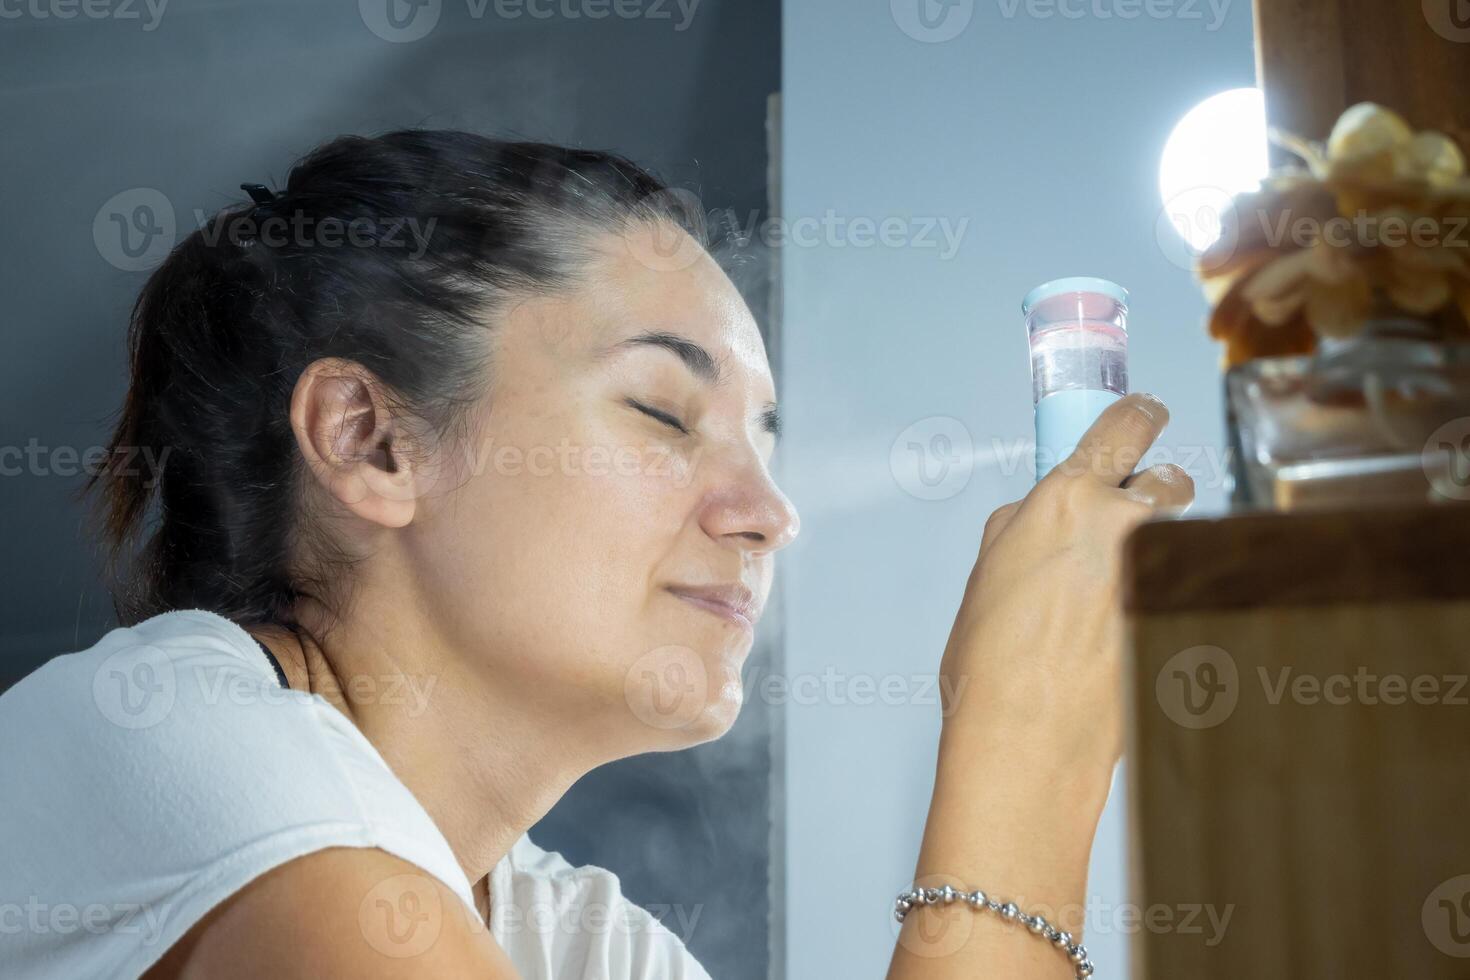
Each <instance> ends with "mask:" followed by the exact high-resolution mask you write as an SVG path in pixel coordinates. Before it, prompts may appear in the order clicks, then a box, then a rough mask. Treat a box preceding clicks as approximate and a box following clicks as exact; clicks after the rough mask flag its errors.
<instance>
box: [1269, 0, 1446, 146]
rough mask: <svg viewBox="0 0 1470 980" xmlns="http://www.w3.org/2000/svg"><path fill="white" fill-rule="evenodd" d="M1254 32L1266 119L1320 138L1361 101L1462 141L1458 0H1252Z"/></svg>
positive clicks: (1310, 136)
mask: <svg viewBox="0 0 1470 980" xmlns="http://www.w3.org/2000/svg"><path fill="white" fill-rule="evenodd" d="M1255 30H1256V71H1257V78H1258V81H1259V83H1260V85H1261V87H1262V88H1264V89H1265V92H1266V116H1267V119H1268V120H1269V121H1270V123H1271V124H1272V125H1274V126H1280V127H1281V128H1283V129H1287V130H1290V131H1292V132H1294V133H1297V134H1299V135H1301V136H1304V137H1307V138H1309V139H1325V138H1326V137H1327V134H1328V132H1329V131H1330V130H1331V128H1332V123H1333V122H1334V121H1335V120H1336V119H1337V117H1338V115H1339V114H1341V112H1342V110H1344V109H1346V108H1347V107H1348V106H1350V105H1353V104H1354V103H1357V102H1363V101H1369V102H1378V103H1381V104H1383V105H1385V106H1388V107H1389V108H1391V109H1394V110H1396V111H1398V112H1400V113H1402V114H1403V115H1404V116H1405V118H1407V119H1408V120H1409V122H1410V123H1412V124H1413V125H1414V126H1415V127H1416V128H1419V129H1425V128H1432V129H1440V130H1443V131H1445V132H1447V133H1450V134H1451V135H1453V136H1455V137H1456V138H1457V139H1458V140H1459V141H1460V144H1461V146H1466V147H1470V99H1467V98H1466V95H1465V93H1466V92H1470V2H1467V0H1422V2H1421V0H1255ZM1273 152H1274V151H1273ZM1278 162H1279V161H1278Z"/></svg>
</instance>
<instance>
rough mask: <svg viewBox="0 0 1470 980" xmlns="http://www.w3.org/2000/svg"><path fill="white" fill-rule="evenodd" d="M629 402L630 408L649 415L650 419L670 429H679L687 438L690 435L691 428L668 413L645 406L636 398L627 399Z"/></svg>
mask: <svg viewBox="0 0 1470 980" xmlns="http://www.w3.org/2000/svg"><path fill="white" fill-rule="evenodd" d="M627 402H628V404H629V405H630V406H632V407H633V408H636V409H637V410H638V411H640V412H642V413H643V414H644V415H647V416H648V417H649V418H651V419H657V420H658V421H660V422H662V423H663V424H664V425H667V426H668V427H669V428H671V429H677V430H678V431H679V432H681V433H683V434H684V435H686V436H687V435H688V434H689V428H688V427H687V426H686V425H685V424H684V423H683V422H681V421H679V420H678V419H677V418H675V417H674V416H672V415H670V414H669V413H668V412H663V411H660V410H658V409H656V408H654V407H653V406H652V405H645V404H643V403H642V402H640V401H638V400H637V399H634V398H629V399H627Z"/></svg>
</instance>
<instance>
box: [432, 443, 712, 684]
mask: <svg viewBox="0 0 1470 980" xmlns="http://www.w3.org/2000/svg"><path fill="white" fill-rule="evenodd" d="M540 422H541V425H538V426H536V428H538V429H539V428H542V426H545V428H546V429H549V430H551V431H556V432H558V433H569V432H576V433H577V436H576V437H575V438H574V437H573V436H571V435H561V434H558V435H557V436H556V437H554V438H545V437H542V436H539V435H538V434H537V433H536V432H533V431H530V427H529V426H524V427H521V428H520V429H519V430H509V431H503V432H502V433H500V434H499V436H498V437H496V438H495V439H494V440H489V441H487V442H486V443H485V448H483V449H480V450H479V451H478V454H477V455H474V456H470V457H468V461H469V464H470V465H469V472H468V473H467V474H466V477H465V479H464V480H463V482H462V483H460V485H459V486H458V488H457V489H456V490H454V491H453V492H451V493H450V494H448V495H446V497H445V498H444V499H443V500H441V501H439V502H438V506H436V507H435V508H434V513H432V515H430V517H429V521H428V522H427V523H428V524H429V526H428V527H426V528H424V529H423V531H424V532H425V539H424V540H423V542H422V545H423V548H424V552H425V553H424V554H423V555H421V556H420V562H419V563H420V565H421V567H425V568H426V577H425V578H426V581H425V584H426V585H430V583H432V585H430V587H431V588H433V589H434V590H435V591H436V597H435V602H436V604H437V605H439V607H440V609H441V610H442V611H443V613H444V614H445V615H447V616H450V617H452V618H455V619H458V620H459V621H460V623H461V628H462V629H465V630H468V631H470V632H471V633H472V634H473V637H472V638H470V637H467V639H470V640H471V642H476V645H481V644H484V645H489V646H490V647H491V648H493V649H495V650H496V651H497V657H500V656H502V655H504V656H510V657H516V658H519V659H521V661H522V663H523V664H524V666H525V667H526V669H527V670H532V671H537V672H539V673H540V674H542V675H543V676H544V674H545V672H546V670H547V669H555V670H557V671H559V672H562V673H564V674H565V673H570V674H571V675H572V676H570V677H568V680H570V681H573V682H578V683H582V682H587V681H590V680H592V678H591V677H590V676H589V675H591V674H605V673H606V672H607V671H608V670H609V669H613V670H620V669H622V668H623V667H626V665H627V664H628V663H629V662H630V661H631V660H632V659H635V658H636V657H637V656H638V655H640V654H641V653H642V652H644V651H645V650H646V649H648V648H649V647H650V646H651V645H652V644H653V643H654V641H655V640H657V638H658V635H660V634H662V633H664V632H666V629H665V628H664V627H663V626H662V625H661V624H660V622H659V620H660V619H661V618H662V617H664V616H667V610H665V609H663V608H662V603H661V601H660V599H659V597H658V596H657V595H656V594H655V593H656V591H657V583H659V582H660V581H661V580H662V575H663V574H666V573H667V570H668V567H667V566H668V558H669V556H670V555H671V553H673V551H674V549H675V547H676V544H677V542H678V541H679V540H680V535H681V533H682V532H683V529H684V528H685V526H686V525H687V523H688V521H689V520H690V519H691V512H692V504H691V499H692V498H691V494H692V493H695V492H697V491H696V490H695V489H694V488H693V486H692V483H691V482H690V480H689V478H688V477H689V473H690V471H689V470H688V468H687V467H682V466H679V465H677V461H675V460H671V459H670V457H669V454H668V453H666V452H664V453H661V452H658V451H656V450H654V449H653V448H646V447H643V446H633V445H628V444H626V443H625V444H623V445H618V444H616V443H615V442H613V441H612V440H611V439H609V438H605V437H604V438H599V437H598V435H599V434H598V433H596V432H592V431H588V427H587V426H581V427H579V426H577V425H575V424H574V420H568V419H564V418H563V419H544V418H543V419H541V420H540ZM680 473H682V474H683V477H682V478H681V477H680V476H679V474H680ZM448 606H452V607H454V608H453V609H446V608H445V607H448ZM619 676H621V675H619ZM593 686H594V687H605V686H606V685H605V684H601V683H597V684H594V685H593Z"/></svg>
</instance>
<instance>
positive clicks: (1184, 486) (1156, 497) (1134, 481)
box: [1123, 463, 1194, 510]
mask: <svg viewBox="0 0 1470 980" xmlns="http://www.w3.org/2000/svg"><path fill="white" fill-rule="evenodd" d="M1123 489H1124V490H1126V491H1127V492H1128V493H1129V494H1131V495H1132V496H1134V497H1137V498H1138V499H1140V500H1143V501H1144V502H1146V503H1148V504H1149V505H1150V506H1152V507H1153V508H1154V509H1155V510H1183V509H1184V508H1186V507H1188V506H1189V505H1190V504H1192V503H1194V479H1193V478H1192V477H1191V476H1190V475H1189V474H1188V473H1186V472H1184V469H1183V468H1182V467H1179V466H1176V465H1174V464H1173V463H1160V464H1159V465H1157V466H1150V467H1149V468H1148V469H1146V470H1143V471H1141V472H1139V473H1135V474H1133V475H1132V476H1130V477H1129V478H1128V479H1127V480H1124V481H1123Z"/></svg>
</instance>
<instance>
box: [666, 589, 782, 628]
mask: <svg viewBox="0 0 1470 980" xmlns="http://www.w3.org/2000/svg"><path fill="white" fill-rule="evenodd" d="M668 590H669V592H671V593H673V594H674V595H676V596H678V597H679V598H680V599H683V600H684V601H685V602H687V603H689V604H690V605H692V606H698V607H699V608H700V609H703V610H705V611H706V612H711V613H714V614H715V615H716V616H719V617H720V618H722V619H725V620H728V621H729V622H732V623H734V624H735V625H737V626H740V627H742V628H744V629H747V630H751V631H752V632H753V631H754V630H755V624H756V621H757V620H759V619H760V610H758V609H757V608H756V605H755V596H754V595H753V594H752V593H751V591H750V590H749V589H747V588H745V586H743V585H671V586H669V587H668Z"/></svg>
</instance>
